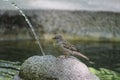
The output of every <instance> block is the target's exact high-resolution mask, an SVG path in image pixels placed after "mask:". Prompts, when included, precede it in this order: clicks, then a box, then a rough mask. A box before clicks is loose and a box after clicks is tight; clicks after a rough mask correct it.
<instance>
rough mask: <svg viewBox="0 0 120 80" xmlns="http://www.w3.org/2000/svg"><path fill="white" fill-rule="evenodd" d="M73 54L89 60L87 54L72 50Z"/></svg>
mask: <svg viewBox="0 0 120 80" xmlns="http://www.w3.org/2000/svg"><path fill="white" fill-rule="evenodd" d="M73 55H78V56H81V57H83V58H84V59H86V60H90V59H89V58H88V57H87V56H85V55H83V54H82V53H80V52H76V51H74V52H73Z"/></svg>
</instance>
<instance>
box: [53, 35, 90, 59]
mask: <svg viewBox="0 0 120 80" xmlns="http://www.w3.org/2000/svg"><path fill="white" fill-rule="evenodd" d="M53 39H54V40H55V41H56V45H58V46H60V47H61V48H62V49H63V50H64V51H65V56H66V57H67V56H69V55H70V54H72V55H78V56H81V57H83V58H85V59H86V60H89V58H88V57H86V56H85V55H83V54H81V53H80V52H79V51H78V50H77V49H76V48H75V47H74V46H73V45H71V44H70V43H69V42H67V41H65V40H64V39H63V38H62V36H61V35H56V36H55V37H53Z"/></svg>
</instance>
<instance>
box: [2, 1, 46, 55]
mask: <svg viewBox="0 0 120 80" xmlns="http://www.w3.org/2000/svg"><path fill="white" fill-rule="evenodd" d="M4 1H9V0H4ZM11 5H12V6H13V7H15V8H16V9H17V10H18V11H19V12H20V13H21V15H22V16H23V17H24V18H25V21H26V22H27V24H28V25H29V27H30V29H31V30H32V33H33V35H34V37H35V39H36V41H37V43H38V45H39V48H40V50H41V53H42V55H43V56H44V55H45V53H44V51H43V49H42V46H41V44H40V42H39V39H38V37H37V35H36V33H35V30H34V28H33V26H32V24H31V23H30V21H29V19H28V17H27V16H26V15H25V13H24V12H23V11H22V9H20V8H19V7H18V6H17V5H16V4H15V3H14V2H12V3H11Z"/></svg>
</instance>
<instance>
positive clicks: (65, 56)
mask: <svg viewBox="0 0 120 80" xmlns="http://www.w3.org/2000/svg"><path fill="white" fill-rule="evenodd" d="M69 56H70V54H69V53H68V52H66V51H65V52H64V55H61V56H59V58H68V57H69Z"/></svg>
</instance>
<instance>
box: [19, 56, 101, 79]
mask: <svg viewBox="0 0 120 80" xmlns="http://www.w3.org/2000/svg"><path fill="white" fill-rule="evenodd" d="M19 76H20V78H22V80H99V78H98V77H97V76H95V75H94V74H92V73H90V71H89V69H88V67H87V66H86V65H85V64H84V63H82V62H81V61H79V60H78V59H76V58H75V57H72V56H71V57H69V58H56V57H54V56H51V55H46V56H33V57H30V58H29V59H27V60H26V61H25V62H24V63H23V64H22V66H21V69H20V72H19Z"/></svg>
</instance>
